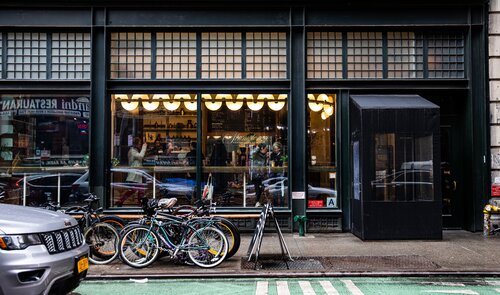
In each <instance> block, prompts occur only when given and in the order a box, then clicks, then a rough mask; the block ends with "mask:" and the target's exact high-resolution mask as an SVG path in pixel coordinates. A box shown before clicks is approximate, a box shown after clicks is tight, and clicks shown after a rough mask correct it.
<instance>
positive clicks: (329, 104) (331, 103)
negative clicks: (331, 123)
mask: <svg viewBox="0 0 500 295" xmlns="http://www.w3.org/2000/svg"><path fill="white" fill-rule="evenodd" d="M335 98H336V95H335V94H333V95H328V96H327V99H326V103H325V104H324V105H323V111H324V112H325V113H326V114H327V115H328V116H331V115H333V113H334V111H335Z"/></svg>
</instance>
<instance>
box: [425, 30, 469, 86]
mask: <svg viewBox="0 0 500 295" xmlns="http://www.w3.org/2000/svg"><path fill="white" fill-rule="evenodd" d="M464 42H465V41H464V35H463V33H433V34H429V35H428V57H427V60H428V67H429V78H463V77H464V76H465V70H464V66H465V63H464Z"/></svg>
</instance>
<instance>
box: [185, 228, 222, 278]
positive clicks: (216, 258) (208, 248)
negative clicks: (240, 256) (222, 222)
mask: <svg viewBox="0 0 500 295" xmlns="http://www.w3.org/2000/svg"><path fill="white" fill-rule="evenodd" d="M188 245H190V246H189V249H188V255H189V258H190V259H191V261H192V262H193V263H194V264H196V265H198V266H199V267H203V268H210V267H215V266H217V265H219V264H221V263H222V261H224V259H225V258H226V256H227V248H228V247H227V239H226V236H225V235H224V234H223V233H222V231H220V230H219V229H216V228H215V227H205V228H200V229H198V230H196V232H194V233H193V234H192V235H191V236H190V237H189V242H188Z"/></svg>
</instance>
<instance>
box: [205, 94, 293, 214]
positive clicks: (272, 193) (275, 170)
mask: <svg viewBox="0 0 500 295" xmlns="http://www.w3.org/2000/svg"><path fill="white" fill-rule="evenodd" d="M202 98H203V128H202V134H203V147H202V152H203V155H204V157H205V161H204V164H205V166H204V167H203V179H204V180H206V179H207V177H208V175H209V174H210V173H211V174H212V177H213V184H214V199H215V201H216V202H217V205H218V206H224V207H227V206H233V207H259V206H261V205H262V204H264V203H265V202H268V201H269V202H272V203H273V205H274V206H275V207H287V206H288V204H289V203H288V202H289V199H288V179H287V175H288V173H287V171H288V137H287V129H288V128H287V126H288V124H287V95H286V94H276V93H274V94H260V93H251V94H241V93H227V94H216V93H211V94H203V95H202Z"/></svg>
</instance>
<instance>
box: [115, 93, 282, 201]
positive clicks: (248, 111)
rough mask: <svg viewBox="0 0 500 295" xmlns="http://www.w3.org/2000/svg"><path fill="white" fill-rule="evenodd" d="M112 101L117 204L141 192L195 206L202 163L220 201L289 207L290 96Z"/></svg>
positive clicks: (138, 196) (211, 95) (165, 96)
mask: <svg viewBox="0 0 500 295" xmlns="http://www.w3.org/2000/svg"><path fill="white" fill-rule="evenodd" d="M199 97H201V105H202V110H201V111H202V116H201V117H202V122H201V125H200V122H198V120H197V100H198V99H199ZM112 99H113V103H112V116H113V121H112V124H113V126H112V130H113V138H112V142H113V151H112V155H113V159H112V161H111V162H112V163H113V168H112V169H111V172H112V175H111V200H110V204H111V206H117V207H119V206H138V205H139V202H140V199H141V198H142V197H149V198H163V197H176V198H177V199H178V204H195V202H196V199H197V196H196V167H197V164H199V165H201V166H203V168H202V169H203V175H202V176H201V179H202V181H201V185H204V184H205V182H206V180H207V178H208V175H209V174H211V175H212V177H213V185H214V201H215V202H216V203H217V205H218V206H222V207H224V206H226V207H227V206H233V207H254V206H256V205H259V204H263V203H264V202H267V201H271V202H273V203H274V205H275V206H282V207H284V206H288V187H287V185H288V183H287V179H286V177H287V167H288V157H287V150H288V149H287V141H288V138H287V107H286V106H287V94H259V93H253V94H234V93H233V94H220V93H203V94H194V93H191V94H173V93H170V94H114V95H112ZM200 129H201V133H202V138H201V140H200V139H198V138H197V130H200ZM197 148H200V151H199V152H197ZM197 155H200V159H199V160H198V158H197Z"/></svg>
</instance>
